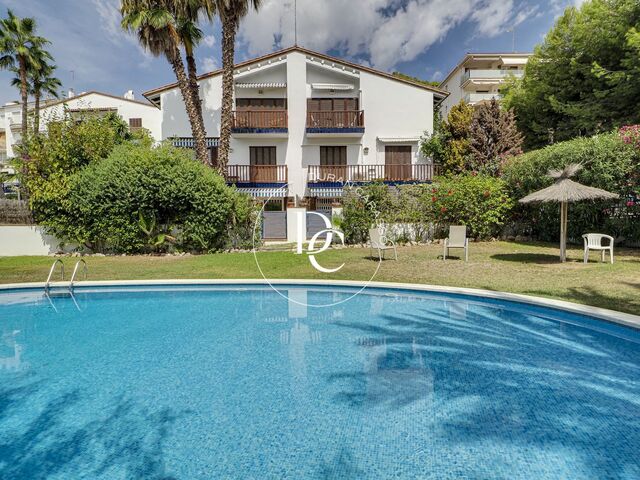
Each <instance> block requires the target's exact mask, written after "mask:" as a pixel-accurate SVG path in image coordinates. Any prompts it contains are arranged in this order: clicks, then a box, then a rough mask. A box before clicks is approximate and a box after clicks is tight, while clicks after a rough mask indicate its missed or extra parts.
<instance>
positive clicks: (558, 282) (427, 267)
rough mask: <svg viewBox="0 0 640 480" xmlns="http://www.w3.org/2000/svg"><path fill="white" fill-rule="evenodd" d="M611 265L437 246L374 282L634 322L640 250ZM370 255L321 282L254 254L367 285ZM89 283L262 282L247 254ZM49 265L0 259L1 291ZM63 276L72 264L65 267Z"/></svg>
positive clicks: (344, 252)
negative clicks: (537, 302) (551, 302)
mask: <svg viewBox="0 0 640 480" xmlns="http://www.w3.org/2000/svg"><path fill="white" fill-rule="evenodd" d="M615 253H616V263H615V264H613V265H610V264H608V263H599V262H596V258H597V255H596V254H595V253H593V254H592V260H591V262H590V263H589V264H588V265H584V264H583V263H582V250H581V249H577V248H573V249H570V250H569V252H568V255H569V261H568V262H567V263H565V264H561V263H559V262H558V247H557V246H556V245H548V244H528V243H527V244H522V243H511V242H491V243H473V244H471V250H470V257H469V262H467V263H465V262H463V261H461V260H460V259H459V258H452V259H450V260H449V259H448V260H447V261H446V262H443V261H442V259H441V257H440V255H441V254H442V247H441V246H440V245H426V246H424V245H423V246H412V247H400V248H399V249H398V257H399V260H398V261H397V262H395V261H393V260H388V261H384V262H382V264H381V265H380V268H379V271H378V272H377V274H376V276H375V280H377V281H386V282H407V283H425V284H432V285H448V286H457V287H471V288H482V289H488V290H499V291H505V292H513V293H523V294H528V295H537V296H541V297H550V298H558V299H562V300H568V301H572V302H577V303H583V304H588V305H593V306H598V307H603V308H610V309H613V310H619V311H624V312H628V313H634V314H640V250H631V249H617V250H616V252H615ZM368 256H369V250H368V249H363V248H345V249H336V250H331V251H327V252H324V253H322V254H320V255H318V257H317V258H318V260H319V262H320V263H321V264H322V265H323V266H325V267H327V268H332V267H336V266H338V265H340V264H342V263H344V264H345V265H344V267H343V268H342V269H341V270H340V271H339V272H337V273H335V274H320V273H319V272H317V271H316V270H314V269H313V268H312V267H311V265H310V264H309V259H308V258H307V256H306V255H293V254H292V253H291V251H274V250H272V249H270V250H268V251H264V252H259V253H258V254H257V257H258V260H259V262H260V266H261V267H262V270H263V271H264V273H265V275H266V276H267V277H269V278H301V279H305V278H310V279H319V278H322V279H341V280H368V279H369V278H371V276H372V275H373V273H374V272H375V270H376V267H377V266H378V263H377V261H376V260H372V259H371V258H368ZM86 260H87V263H88V265H89V279H90V280H133V279H180V278H221V279H224V278H261V275H260V271H259V270H258V268H257V266H256V262H255V259H254V255H253V254H252V253H231V254H224V253H219V254H214V255H194V256H182V257H174V256H168V257H161V256H131V257H120V256H112V257H89V258H86ZM52 261H53V259H52V257H0V283H15V282H42V281H44V279H45V278H46V276H47V273H48V270H49V267H50V265H51V263H52ZM64 261H65V263H66V266H67V270H70V269H71V268H73V265H74V263H75V261H76V259H75V258H66V259H64Z"/></svg>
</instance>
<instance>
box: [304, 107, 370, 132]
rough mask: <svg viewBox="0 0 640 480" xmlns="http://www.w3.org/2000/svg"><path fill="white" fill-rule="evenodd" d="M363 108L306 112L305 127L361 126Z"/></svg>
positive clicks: (362, 123) (362, 125) (362, 122)
mask: <svg viewBox="0 0 640 480" xmlns="http://www.w3.org/2000/svg"><path fill="white" fill-rule="evenodd" d="M362 127H364V110H342V111H337V110H336V111H325V112H307V128H362Z"/></svg>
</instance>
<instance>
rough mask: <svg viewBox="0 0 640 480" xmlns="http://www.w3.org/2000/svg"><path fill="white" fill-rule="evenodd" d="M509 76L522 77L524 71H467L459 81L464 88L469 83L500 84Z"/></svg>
mask: <svg viewBox="0 0 640 480" xmlns="http://www.w3.org/2000/svg"><path fill="white" fill-rule="evenodd" d="M509 75H513V76H514V77H517V78H519V77H522V76H523V75H524V70H499V69H493V70H490V69H487V70H481V69H479V70H469V71H467V72H465V74H464V75H463V76H462V79H461V80H460V85H461V86H464V85H465V84H466V83H467V82H469V81H474V82H475V81H477V82H478V83H484V84H486V83H496V84H498V83H502V81H503V80H504V79H505V78H507V77H508V76H509Z"/></svg>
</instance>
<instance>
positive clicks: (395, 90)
mask: <svg viewBox="0 0 640 480" xmlns="http://www.w3.org/2000/svg"><path fill="white" fill-rule="evenodd" d="M234 78H235V95H234V97H235V98H234V105H235V107H234V112H233V116H234V123H233V130H232V138H231V150H232V151H231V155H230V161H229V166H228V178H227V181H228V182H229V183H233V184H236V185H237V186H238V187H239V188H240V189H242V190H244V191H247V192H249V193H251V194H252V195H253V196H254V197H255V198H257V199H262V200H266V199H268V198H271V201H270V202H269V203H268V205H267V208H266V209H267V210H270V211H280V212H284V211H285V210H286V208H287V207H288V206H294V205H300V204H304V205H306V206H307V208H308V209H309V210H325V211H326V210H330V209H331V205H332V204H334V205H335V204H336V203H338V202H340V199H341V197H342V194H343V188H342V187H343V185H344V183H345V182H352V183H354V184H362V183H367V182H372V181H375V180H382V181H385V182H388V183H402V182H428V181H430V180H431V179H432V177H433V169H434V166H433V164H432V163H431V160H430V159H428V158H425V157H423V156H422V155H421V154H420V153H419V148H418V144H419V140H420V137H421V136H422V135H423V133H424V132H425V131H426V132H431V131H432V130H433V110H434V104H437V103H439V102H440V101H442V100H443V99H444V98H445V97H446V95H447V94H446V92H443V91H441V90H440V89H438V88H434V87H429V86H425V85H422V84H418V83H414V82H412V81H407V80H403V79H399V78H396V77H393V76H391V75H389V74H387V73H384V72H380V71H377V70H373V69H371V68H368V67H363V66H360V65H356V64H353V63H350V62H347V61H344V60H341V59H338V58H333V57H330V56H327V55H324V54H320V53H317V52H313V51H310V50H307V49H304V48H301V47H291V48H287V49H284V50H280V51H278V52H275V53H272V54H269V55H266V56H263V57H260V58H256V59H253V60H249V61H246V62H242V63H239V64H237V65H236V68H235V76H234ZM221 81H222V75H221V71H215V72H212V73H207V74H204V75H201V76H200V81H199V84H200V92H201V99H202V110H203V114H204V122H205V129H206V132H207V144H208V147H209V152H210V155H211V158H212V160H213V161H214V162H215V161H216V158H217V149H218V137H219V135H220V110H221V92H222V86H221ZM144 95H145V97H147V98H148V99H149V100H150V101H151V102H152V103H154V104H155V105H157V106H158V107H159V108H160V109H161V111H162V138H163V139H166V138H173V139H174V140H173V141H174V144H176V145H178V146H183V147H192V146H193V139H192V138H191V129H190V125H189V121H188V119H187V115H186V112H185V108H184V104H183V101H182V97H181V95H180V91H179V89H178V88H177V86H176V85H175V84H171V85H167V86H164V87H160V88H156V89H154V90H150V91H148V92H145V93H144ZM268 235H269V234H268V233H267V234H266V236H268Z"/></svg>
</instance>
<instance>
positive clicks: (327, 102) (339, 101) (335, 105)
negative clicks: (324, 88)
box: [307, 98, 358, 112]
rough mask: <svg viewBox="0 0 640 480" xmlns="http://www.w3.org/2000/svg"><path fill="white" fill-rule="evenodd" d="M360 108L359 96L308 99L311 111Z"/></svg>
mask: <svg viewBox="0 0 640 480" xmlns="http://www.w3.org/2000/svg"><path fill="white" fill-rule="evenodd" d="M356 110H358V99H357V98H310V99H309V100H307V111H309V112H344V111H356Z"/></svg>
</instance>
